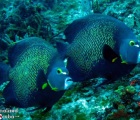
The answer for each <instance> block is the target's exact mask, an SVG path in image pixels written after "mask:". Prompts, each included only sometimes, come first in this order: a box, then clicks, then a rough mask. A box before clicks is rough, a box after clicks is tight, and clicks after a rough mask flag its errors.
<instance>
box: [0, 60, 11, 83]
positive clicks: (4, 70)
mask: <svg viewBox="0 0 140 120" xmlns="http://www.w3.org/2000/svg"><path fill="white" fill-rule="evenodd" d="M9 70H10V66H8V65H7V64H5V63H2V62H0V85H1V84H2V83H4V82H6V81H7V80H8V74H9Z"/></svg>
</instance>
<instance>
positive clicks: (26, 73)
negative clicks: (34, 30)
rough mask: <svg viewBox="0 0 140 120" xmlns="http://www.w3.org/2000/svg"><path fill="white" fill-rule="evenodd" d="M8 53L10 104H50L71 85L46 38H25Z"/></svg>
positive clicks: (6, 94) (6, 91) (7, 101)
mask: <svg viewBox="0 0 140 120" xmlns="http://www.w3.org/2000/svg"><path fill="white" fill-rule="evenodd" d="M8 55H9V56H8V58H9V63H10V67H11V68H10V69H8V70H9V71H8V73H9V74H8V80H9V81H10V82H9V84H8V85H7V86H6V88H5V89H4V91H3V96H4V98H5V105H7V106H17V107H23V108H25V107H31V106H37V107H51V106H52V105H53V104H54V103H55V102H56V101H58V100H59V99H60V98H61V96H62V95H63V94H64V92H65V90H66V89H68V87H69V86H70V85H71V84H72V80H71V78H70V77H69V75H68V70H67V69H66V67H65V65H64V62H63V60H61V58H60V57H59V56H58V53H57V50H56V49H55V48H53V47H52V46H51V45H50V44H49V43H47V42H46V41H44V40H43V39H40V38H37V37H30V38H27V39H23V40H22V41H20V42H18V43H15V45H13V46H12V47H11V48H10V49H9V54H8ZM60 70H61V72H60ZM3 71H4V69H3ZM62 72H63V73H65V74H63V73H62ZM6 73H7V72H6ZM0 76H1V75H0Z"/></svg>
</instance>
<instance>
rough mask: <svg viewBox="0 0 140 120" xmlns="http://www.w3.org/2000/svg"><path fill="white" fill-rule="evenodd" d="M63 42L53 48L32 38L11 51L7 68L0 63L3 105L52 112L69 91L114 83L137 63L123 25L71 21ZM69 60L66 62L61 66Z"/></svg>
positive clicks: (97, 18) (95, 18)
mask: <svg viewBox="0 0 140 120" xmlns="http://www.w3.org/2000/svg"><path fill="white" fill-rule="evenodd" d="M64 34H65V35H66V41H67V43H65V42H64V43H63V42H58V43H57V49H56V48H54V47H52V45H50V44H49V43H47V42H46V41H44V40H43V39H40V38H37V37H31V38H27V39H23V40H21V41H20V42H17V43H15V44H13V45H11V47H10V48H9V53H8V59H9V65H6V64H4V63H1V64H0V79H1V83H2V82H5V81H9V82H8V84H7V86H6V87H5V89H4V91H3V97H4V99H5V102H4V104H5V105H6V106H17V107H23V108H26V107H30V106H37V107H41V108H44V107H47V108H48V109H50V108H51V107H52V106H53V104H55V103H56V102H57V101H58V100H59V99H60V98H61V97H62V95H63V94H64V92H65V90H67V89H68V88H70V87H71V85H72V84H73V82H82V81H84V80H88V79H91V78H93V77H105V78H107V79H108V80H116V79H118V78H119V77H122V76H124V75H126V74H128V73H130V71H131V70H132V69H133V68H134V67H135V66H136V64H137V63H139V62H140V47H139V42H138V40H137V39H136V37H135V35H134V34H133V32H132V31H131V29H130V28H128V27H127V26H126V25H125V24H124V23H122V22H121V21H119V20H117V19H115V18H113V17H110V16H106V15H101V14H93V15H88V16H85V17H83V18H81V19H78V20H75V21H74V22H73V23H72V24H70V25H69V26H68V27H67V28H66V30H65V31H64ZM64 59H67V63H64Z"/></svg>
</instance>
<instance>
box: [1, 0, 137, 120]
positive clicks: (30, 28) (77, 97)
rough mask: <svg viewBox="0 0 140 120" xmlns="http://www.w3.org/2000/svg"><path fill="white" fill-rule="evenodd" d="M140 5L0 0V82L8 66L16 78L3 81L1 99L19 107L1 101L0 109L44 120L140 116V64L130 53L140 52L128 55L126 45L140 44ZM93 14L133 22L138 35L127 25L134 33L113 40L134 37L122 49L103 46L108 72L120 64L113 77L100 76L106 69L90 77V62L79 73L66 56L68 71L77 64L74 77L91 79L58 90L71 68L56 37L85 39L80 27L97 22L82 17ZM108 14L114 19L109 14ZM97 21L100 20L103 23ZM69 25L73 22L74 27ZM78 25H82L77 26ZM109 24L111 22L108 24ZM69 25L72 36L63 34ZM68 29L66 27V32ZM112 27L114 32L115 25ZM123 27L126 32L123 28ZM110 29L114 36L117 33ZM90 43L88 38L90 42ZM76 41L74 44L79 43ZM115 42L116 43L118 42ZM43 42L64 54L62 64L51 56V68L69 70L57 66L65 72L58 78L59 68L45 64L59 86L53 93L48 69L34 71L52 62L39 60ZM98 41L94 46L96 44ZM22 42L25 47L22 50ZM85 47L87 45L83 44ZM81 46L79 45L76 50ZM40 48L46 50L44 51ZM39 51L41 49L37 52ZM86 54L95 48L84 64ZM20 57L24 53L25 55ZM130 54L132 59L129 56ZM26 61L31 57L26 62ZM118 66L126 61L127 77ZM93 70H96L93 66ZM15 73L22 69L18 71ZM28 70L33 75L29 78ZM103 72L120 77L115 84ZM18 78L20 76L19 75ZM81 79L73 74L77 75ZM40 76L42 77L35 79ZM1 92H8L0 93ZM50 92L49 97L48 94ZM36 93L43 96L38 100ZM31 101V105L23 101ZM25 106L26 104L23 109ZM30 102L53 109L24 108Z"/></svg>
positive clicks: (24, 119)
mask: <svg viewBox="0 0 140 120" xmlns="http://www.w3.org/2000/svg"><path fill="white" fill-rule="evenodd" d="M139 4H140V3H139V1H134V0H124V1H122V0H20V1H19V0H11V1H9V0H3V1H0V6H1V8H0V32H1V34H0V61H1V62H3V64H1V66H0V76H2V77H0V80H1V82H3V81H5V80H6V79H8V77H7V74H9V73H8V72H7V71H10V72H11V73H10V76H11V77H10V78H11V80H10V81H12V82H13V83H14V84H13V83H12V82H11V83H10V84H9V82H5V83H4V84H3V85H1V87H0V96H1V97H0V98H3V97H5V98H6V103H7V106H8V104H9V105H10V104H11V106H17V107H10V108H7V106H3V105H1V106H0V107H1V109H6V108H7V109H12V110H15V112H14V113H8V114H9V115H11V116H12V117H13V118H14V116H18V117H17V118H16V117H15V118H14V119H15V120H16V119H17V120H39V119H40V120H69V119H71V120H121V119H122V120H135V119H140V117H139V116H140V98H139V91H140V88H139V86H140V84H139V79H140V76H139V65H137V66H136V64H135V63H136V59H134V57H131V55H135V54H136V57H137V52H134V53H135V54H131V55H130V52H132V53H133V51H135V50H136V49H133V50H132V49H129V50H130V52H129V55H128V57H126V56H125V55H124V54H125V52H126V51H125V50H124V49H127V47H128V48H131V47H132V46H133V47H135V46H137V45H138V44H137V42H138V41H139V38H140V37H139V36H140V31H139V23H140V20H139ZM91 13H101V14H105V15H109V16H112V17H115V18H117V19H119V20H120V21H122V22H123V23H121V22H118V20H116V19H114V18H111V19H114V22H113V23H117V25H118V24H119V25H118V28H119V27H122V28H123V27H124V26H125V25H124V23H125V24H126V25H127V26H128V27H130V29H132V30H134V34H135V35H136V37H135V35H134V34H133V33H132V32H130V31H131V30H130V29H128V28H127V27H124V28H126V29H124V30H126V31H127V30H128V31H129V30H130V31H129V32H128V33H130V34H129V35H130V36H129V35H128V33H127V32H121V33H125V34H121V35H120V34H119V35H116V38H115V41H116V40H120V42H119V43H118V46H121V45H122V41H123V39H119V37H120V38H126V39H127V38H128V39H129V40H130V39H131V40H130V41H129V42H127V43H129V44H127V43H126V44H124V45H122V46H123V47H122V49H115V48H113V47H112V46H111V45H110V44H108V45H105V46H104V47H103V48H105V49H104V51H105V52H104V56H103V57H105V58H103V60H106V61H108V62H109V64H107V65H105V66H106V67H107V68H109V71H111V72H112V71H113V67H112V68H110V65H112V64H114V65H116V66H118V67H117V68H116V69H115V70H114V71H115V72H114V73H113V77H112V76H110V74H109V75H106V74H104V73H107V72H108V70H104V71H101V72H99V73H100V75H101V74H103V76H100V77H101V78H96V77H99V76H98V75H99V74H97V75H95V76H91V75H90V74H87V73H88V72H87V71H90V70H89V69H86V67H88V66H86V67H84V69H83V68H82V70H85V69H86V72H85V74H83V73H80V72H79V69H77V67H75V66H74V64H75V62H70V60H72V59H73V58H72V59H71V58H70V57H69V59H67V63H69V64H67V65H69V66H67V68H69V71H70V72H69V73H70V74H71V75H72V72H73V70H72V71H71V69H70V67H73V68H75V69H74V70H76V72H74V74H73V75H72V76H74V77H73V78H75V76H76V77H77V78H79V76H80V75H82V77H80V80H78V81H83V79H84V80H87V81H83V82H80V83H78V82H77V83H75V84H74V85H73V86H72V88H71V89H70V90H68V91H57V90H58V89H56V88H59V89H60V90H62V89H64V84H62V83H65V82H66V81H67V80H68V81H69V79H65V78H67V77H68V78H69V75H64V74H65V72H68V71H67V69H66V68H65V65H66V64H64V63H63V62H62V59H63V57H64V54H65V52H63V51H61V50H60V51H59V50H58V52H57V50H56V48H57V45H56V42H59V41H61V43H65V42H66V41H68V39H69V40H72V41H76V40H75V39H71V37H72V36H74V37H75V36H76V38H78V37H79V38H80V39H82V38H83V37H81V35H82V34H80V33H81V31H80V30H81V28H82V30H83V31H84V30H85V28H86V32H87V31H88V29H89V28H90V26H91V27H93V26H94V24H92V25H91V23H92V22H89V23H90V24H89V25H87V23H88V22H85V21H84V20H85V19H84V18H86V17H84V16H86V15H88V14H91ZM103 16H104V15H103ZM79 18H81V19H79ZM107 18H108V19H109V20H110V17H107ZM86 19H87V20H88V19H89V18H88V17H87V18H86ZM90 19H91V21H92V20H93V18H92V17H91V18H90ZM75 20H76V21H78V22H80V20H83V21H84V23H85V26H86V27H85V26H83V27H82V26H80V25H81V24H82V23H80V24H79V26H80V27H79V26H78V25H77V24H74V22H73V21H75ZM95 21H96V20H95ZM99 21H100V20H99ZM120 23H121V25H120ZM98 25H100V23H99V24H98ZM70 26H73V29H72V28H71V27H70ZM77 26H78V27H79V28H78V29H77ZM101 26H102V25H101ZM108 27H109V26H107V28H108ZM66 28H67V29H68V28H71V30H68V31H69V32H68V33H70V32H72V34H71V36H69V35H68V34H64V30H65V29H66ZM67 29H66V30H65V31H67ZM108 29H109V28H108ZM75 31H76V32H75ZM79 31H80V32H79ZM114 31H116V29H115V30H114ZM120 31H122V29H121V30H120ZM78 32H79V33H78ZM91 33H92V32H91ZM110 33H112V32H110ZM108 34H109V33H108ZM112 34H113V35H114V33H112ZM109 35H110V34H109ZM89 36H90V34H88V37H89ZM100 36H101V34H100ZM114 36H115V35H114ZM32 37H37V38H36V39H34V40H31V41H30V40H29V39H31V38H32ZM90 37H91V36H90ZM37 39H41V41H42V39H43V43H42V42H41V41H40V42H38V40H37ZM24 40H25V41H24ZM89 40H90V39H89ZM103 40H104V39H103ZM29 41H30V42H29ZM35 41H36V42H35ZM46 41H47V44H46ZM7 42H8V44H7ZM44 42H45V46H44ZM68 42H69V41H68ZM84 42H86V41H84ZM84 42H83V43H84ZM88 42H89V43H90V42H91V41H88ZM100 42H101V41H100V40H99V41H97V48H98V47H99V46H100V45H102V43H100ZM34 43H36V44H37V46H40V47H37V46H36V47H35V46H34ZM74 43H76V44H75V46H74ZM77 43H78V42H72V43H71V42H69V45H70V46H71V47H69V48H72V49H76V45H77V46H79V43H78V44H77ZM48 44H49V45H48ZM114 44H115V45H116V43H114ZM9 45H14V46H15V47H14V46H13V47H10V48H9ZM32 45H33V46H34V47H33V46H32ZM26 46H30V47H29V48H30V49H26ZM31 46H32V47H31ZM43 46H44V47H45V49H46V48H47V50H48V47H49V50H50V49H53V50H54V53H57V54H58V53H59V54H58V55H60V58H59V57H58V59H59V60H60V61H61V62H60V63H62V64H60V63H59V62H56V61H59V60H58V59H56V58H55V59H53V58H54V57H52V56H51V58H52V59H50V64H49V65H51V67H50V68H51V69H53V68H55V66H57V65H60V66H61V65H62V66H63V67H64V71H65V70H66V71H65V72H64V71H63V70H62V69H57V73H61V75H62V76H63V77H62V76H61V77H60V78H64V79H59V77H58V74H56V69H53V70H52V72H51V69H50V68H48V69H46V68H47V67H46V66H45V68H44V67H43V70H44V71H46V73H48V74H49V73H50V75H52V76H49V77H50V78H53V79H52V81H51V79H49V81H50V82H51V85H53V86H55V87H52V88H54V89H53V90H55V91H53V92H52V89H51V86H50V85H49V83H48V82H46V76H48V74H45V75H44V73H43V72H42V71H40V72H39V73H36V71H37V70H38V69H39V68H40V67H38V66H40V65H42V66H44V65H46V64H48V63H49V62H47V61H45V60H46V57H45V60H44V59H41V58H40V61H42V62H41V63H42V64H41V63H40V64H39V62H37V59H38V57H39V56H45V54H43V53H44V51H46V50H44V49H43V50H42V48H43ZM62 46H63V45H62ZM89 46H90V45H89ZM95 46H96V45H94V46H92V47H95ZM20 47H21V48H22V49H18V48H20ZM63 47H66V48H67V47H68V44H66V46H65V44H64V46H63ZM11 48H13V49H11ZM61 48H62V47H61ZM77 48H78V47H77ZM85 48H87V47H86V46H85ZM119 48H121V47H119ZM79 49H80V48H78V50H79ZM137 49H138V48H137ZM64 50H65V49H64ZM69 50H71V49H69ZM83 50H84V49H83ZM115 50H116V51H117V50H118V51H119V50H120V51H119V52H116V51H115ZM131 50H132V51H131ZM10 51H11V52H10ZM41 51H43V53H42V52H41ZM85 51H86V49H85ZM113 51H115V52H116V53H117V54H114V52H113ZM136 51H137V50H136ZM28 52H30V55H29V56H28V57H29V58H28V57H27V56H26V55H23V54H26V53H28ZM37 52H38V53H39V54H37ZM60 52H61V53H60ZM86 52H87V51H86ZM49 53H51V52H49ZM75 53H76V54H81V53H84V52H83V51H82V52H79V53H78V52H75ZM107 53H109V54H107ZM19 54H20V56H19ZM47 54H48V53H47ZM120 54H123V55H124V56H122V57H120ZM69 55H72V54H69ZM88 55H89V56H91V53H89V54H87V55H85V54H84V55H83V59H84V60H85V61H87V62H85V63H83V65H85V64H88V62H89V61H90V60H89V59H88ZM96 55H98V54H96ZM110 55H111V56H110ZM9 56H11V57H9ZM61 57H62V58H61ZM9 58H10V59H9ZM21 58H23V60H22V59H21ZM26 58H27V59H26ZM31 58H35V59H36V60H35V61H36V63H38V64H37V65H35V66H34V65H33V64H34V62H31V63H32V65H31V63H30V62H29V61H28V60H29V59H31ZM91 58H92V57H91ZM128 58H130V59H129V60H128ZM131 58H133V59H131ZM25 60H27V61H26V62H25ZM53 60H54V61H53ZM127 60H128V61H129V62H134V64H133V65H129V64H121V62H123V63H126V61H127ZM23 61H24V62H23ZM77 61H78V62H80V59H78V60H77ZM112 61H113V62H112ZM128 61H127V62H128ZM65 62H66V61H65ZM91 62H92V60H91ZM129 62H128V63H129ZM89 63H90V62H89ZM92 63H93V62H92ZM96 63H97V62H94V64H95V65H96ZM77 64H78V63H76V65H77ZM114 65H113V66H114ZM120 65H122V66H128V68H129V69H126V67H124V70H128V73H127V76H125V77H124V76H123V75H124V73H121V75H120V76H123V77H121V78H120V77H118V76H117V73H119V72H121V71H123V70H122V69H121V67H120ZM21 66H22V67H21ZM30 66H32V67H30ZM36 66H37V67H36ZM130 66H131V67H130ZM135 66H136V67H135ZM134 67H135V69H134V70H133V71H132V72H130V71H131V70H132V69H133V68H134ZM25 68H26V69H27V68H30V69H33V70H30V71H28V72H27V71H26V69H25ZM99 68H103V67H98V66H97V67H96V70H101V69H99ZM118 68H119V69H118ZM41 69H42V68H41ZM20 71H23V72H20ZM48 71H49V72H48ZM91 71H92V72H93V70H91ZM16 72H17V73H18V74H15V73H16ZM12 73H13V74H12ZM22 73H27V74H28V75H29V76H28V78H31V79H30V80H31V82H30V80H29V82H28V81H27V78H26V77H25V76H26V75H25V76H24V74H22ZM93 73H94V72H93ZM97 73H98V72H97ZM4 74H5V75H4ZM78 74H79V75H78ZM30 75H31V76H33V77H30ZM4 76H5V77H4ZM54 76H55V79H56V78H57V80H58V81H59V80H60V81H61V80H62V81H61V84H58V82H55V80H54ZM83 76H84V77H83ZM105 76H106V78H108V79H109V78H110V80H112V81H115V76H117V77H118V79H117V80H116V81H115V82H114V83H112V81H107V79H105V78H102V77H105ZM19 77H20V78H21V79H19ZM35 78H37V79H35ZM77 78H75V80H76V79H77ZM90 78H91V79H90ZM22 80H24V81H25V82H23V81H22ZM53 80H54V81H53ZM65 80H66V81H65ZM17 81H18V82H17ZM36 81H39V82H37V83H36ZM104 81H105V83H108V82H110V84H104ZM20 82H21V83H20ZM19 83H20V84H19ZM30 83H31V84H30ZM68 83H69V82H68ZM23 84H24V86H23ZM34 86H36V87H34ZM5 87H6V88H5ZM20 87H21V88H20ZM27 87H29V89H27ZM11 88H12V89H11ZM13 88H14V89H13ZM31 88H32V89H31ZM34 88H35V89H34ZM36 88H37V89H36ZM4 89H5V90H4ZM9 89H10V90H9ZM3 90H4V91H5V92H4V94H3V93H2V92H3ZM30 90H31V91H30ZM19 91H22V92H19ZM27 91H28V92H29V91H30V92H29V93H30V95H29V94H28V92H27ZM44 91H45V92H44ZM50 91H51V92H50ZM47 92H48V93H47ZM2 94H3V95H4V96H2ZM9 94H10V95H9ZM11 95H12V96H11ZM15 95H16V96H15ZM8 96H10V97H8ZM19 96H22V98H20V97H19ZM42 96H44V97H42ZM48 96H49V98H50V99H48ZM34 97H35V98H40V99H34ZM16 98H17V99H16ZM11 99H12V101H11ZM23 99H24V100H23ZM2 100H3V99H2ZM27 102H28V104H25V103H27ZM17 103H18V104H17ZM30 103H31V104H30ZM48 104H49V105H48ZM5 105H6V104H5ZM24 105H25V106H24ZM40 105H41V106H40ZM52 105H53V107H52ZM23 106H24V107H25V108H20V107H23ZM27 106H37V107H39V106H40V107H41V108H44V107H46V106H49V107H48V109H50V108H51V107H52V108H51V110H50V111H48V110H46V109H38V110H35V109H36V107H31V108H29V109H26V107H27ZM1 109H0V110H1ZM32 110H34V111H32ZM45 110H46V111H45ZM29 111H30V112H29ZM0 113H1V111H0ZM2 114H3V116H4V115H5V116H4V117H5V120H7V119H8V118H6V115H7V113H2Z"/></svg>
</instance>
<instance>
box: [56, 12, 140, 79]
mask: <svg viewBox="0 0 140 120" xmlns="http://www.w3.org/2000/svg"><path fill="white" fill-rule="evenodd" d="M64 33H65V35H66V41H67V42H68V43H69V44H70V45H67V47H65V45H62V44H61V43H58V44H57V45H58V49H59V50H60V51H64V50H63V49H65V51H66V52H65V56H66V57H67V58H68V62H67V63H68V64H67V68H68V70H69V74H70V76H71V77H72V78H73V80H74V81H84V80H87V79H90V78H93V77H105V78H108V79H110V80H115V79H117V78H119V77H121V76H124V75H126V74H128V73H130V71H131V70H132V69H133V68H134V67H135V66H136V64H137V63H139V62H140V53H139V52H140V48H139V43H138V40H137V39H136V37H135V35H134V34H133V32H132V30H131V29H130V28H128V27H127V26H126V25H125V24H124V23H123V22H121V21H119V20H117V19H115V18H113V17H110V16H106V15H102V14H93V15H88V16H86V17H83V18H81V19H78V20H75V21H74V22H73V23H72V24H70V25H69V26H68V27H67V28H66V30H65V32H64ZM62 48H63V49H62Z"/></svg>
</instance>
